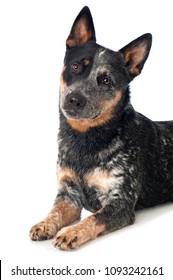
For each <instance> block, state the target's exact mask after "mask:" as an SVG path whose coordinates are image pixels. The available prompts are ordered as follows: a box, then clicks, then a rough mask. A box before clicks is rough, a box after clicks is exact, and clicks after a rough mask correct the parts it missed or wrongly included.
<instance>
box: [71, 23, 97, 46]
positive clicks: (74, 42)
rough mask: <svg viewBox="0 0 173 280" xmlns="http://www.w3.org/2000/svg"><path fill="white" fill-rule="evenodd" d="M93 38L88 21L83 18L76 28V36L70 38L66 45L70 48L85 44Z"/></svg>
mask: <svg viewBox="0 0 173 280" xmlns="http://www.w3.org/2000/svg"><path fill="white" fill-rule="evenodd" d="M91 37H92V32H91V30H89V29H88V28H87V24H86V19H85V18H82V19H81V20H79V21H78V23H77V24H76V26H75V34H74V35H73V37H72V35H71V36H69V38H68V39H67V41H66V45H67V46H68V47H69V48H72V47H75V46H80V45H83V44H85V43H86V42H87V41H88V40H90V38H91Z"/></svg>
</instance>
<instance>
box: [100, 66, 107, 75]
mask: <svg viewBox="0 0 173 280" xmlns="http://www.w3.org/2000/svg"><path fill="white" fill-rule="evenodd" d="M107 71H108V69H107V68H106V67H101V68H100V69H99V73H100V74H104V73H107Z"/></svg>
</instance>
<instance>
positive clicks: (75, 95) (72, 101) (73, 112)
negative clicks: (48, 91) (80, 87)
mask: <svg viewBox="0 0 173 280" xmlns="http://www.w3.org/2000/svg"><path fill="white" fill-rule="evenodd" d="M86 103H87V100H86V98H85V97H84V96H83V95H82V94H80V93H79V92H76V91H73V92H72V93H70V94H68V95H67V96H66V99H65V102H64V105H63V106H62V107H63V108H62V109H63V111H64V112H65V113H66V114H67V116H69V117H72V118H78V116H80V115H81V114H82V111H83V109H84V108H85V105H86Z"/></svg>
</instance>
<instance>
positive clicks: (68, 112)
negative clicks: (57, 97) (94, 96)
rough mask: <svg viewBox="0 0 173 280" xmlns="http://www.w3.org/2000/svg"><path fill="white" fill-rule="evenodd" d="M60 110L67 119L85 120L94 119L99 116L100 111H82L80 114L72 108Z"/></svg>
mask: <svg viewBox="0 0 173 280" xmlns="http://www.w3.org/2000/svg"><path fill="white" fill-rule="evenodd" d="M61 109H62V112H63V114H64V116H65V117H66V118H68V119H72V120H80V119H85V120H95V119H97V118H98V117H99V116H100V113H97V114H96V113H92V112H89V113H85V114H84V112H82V114H80V113H79V112H76V111H75V110H74V109H73V110H69V109H66V108H61Z"/></svg>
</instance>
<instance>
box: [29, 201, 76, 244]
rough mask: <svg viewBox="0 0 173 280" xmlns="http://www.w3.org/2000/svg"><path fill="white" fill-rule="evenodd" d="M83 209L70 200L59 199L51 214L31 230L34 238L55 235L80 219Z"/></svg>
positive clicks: (48, 237) (31, 236)
mask: <svg viewBox="0 0 173 280" xmlns="http://www.w3.org/2000/svg"><path fill="white" fill-rule="evenodd" d="M80 213H81V210H80V209H79V208H78V207H76V206H75V205H74V204H73V203H71V202H70V201H69V200H61V201H58V203H57V204H55V206H54V207H53V208H52V210H51V212H50V213H49V215H48V216H47V217H46V218H45V219H44V220H43V221H42V222H40V223H38V224H36V225H34V226H33V227H32V228H31V230H30V238H31V239H32V240H34V241H35V240H39V241H40V240H45V239H50V238H52V237H54V236H55V234H56V233H57V231H58V230H60V229H61V228H62V227H63V226H66V225H68V224H70V223H72V222H74V221H75V220H77V219H79V217H80Z"/></svg>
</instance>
